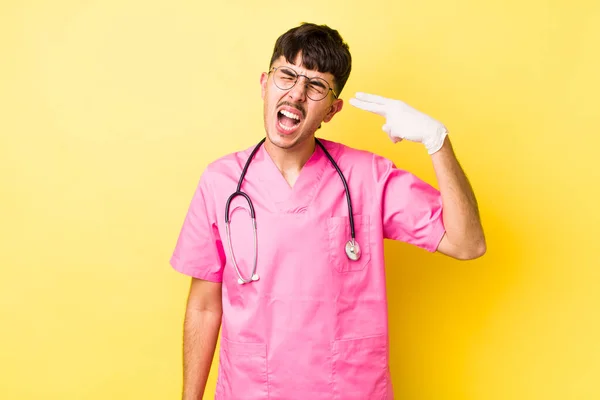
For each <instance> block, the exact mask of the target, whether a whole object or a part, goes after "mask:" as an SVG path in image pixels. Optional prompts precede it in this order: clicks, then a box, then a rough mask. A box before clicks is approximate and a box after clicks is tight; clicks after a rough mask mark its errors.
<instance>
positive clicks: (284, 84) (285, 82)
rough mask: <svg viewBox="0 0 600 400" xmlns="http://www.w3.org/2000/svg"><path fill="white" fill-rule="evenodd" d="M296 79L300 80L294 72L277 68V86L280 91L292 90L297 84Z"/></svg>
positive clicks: (275, 75)
mask: <svg viewBox="0 0 600 400" xmlns="http://www.w3.org/2000/svg"><path fill="white" fill-rule="evenodd" d="M296 79H298V75H296V72H294V70H292V69H289V68H277V69H276V70H275V74H274V80H275V85H277V87H278V88H279V89H282V90H287V89H291V88H292V86H294V84H295V83H296Z"/></svg>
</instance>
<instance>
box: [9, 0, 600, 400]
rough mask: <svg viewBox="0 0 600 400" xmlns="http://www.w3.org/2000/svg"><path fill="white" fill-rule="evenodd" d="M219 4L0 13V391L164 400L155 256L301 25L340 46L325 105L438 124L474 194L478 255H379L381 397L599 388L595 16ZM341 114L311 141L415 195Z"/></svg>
mask: <svg viewBox="0 0 600 400" xmlns="http://www.w3.org/2000/svg"><path fill="white" fill-rule="evenodd" d="M223 3H224V5H217V3H216V2H210V3H208V2H198V1H196V2H192V1H180V0H176V1H166V0H164V1H140V0H120V1H116V0H112V1H106V0H105V1H99V0H89V1H73V0H55V1H51V2H50V1H47V2H42V1H34V0H30V1H16V0H12V1H3V2H2V3H1V4H0V182H1V186H0V190H1V191H0V195H1V197H0V202H1V206H0V226H1V229H0V267H1V275H0V276H1V277H0V306H1V309H0V321H1V327H0V398H2V399H41V398H44V399H86V400H88V399H90V400H93V399H102V400H105V399H175V398H177V397H178V396H179V390H180V384H181V368H180V345H181V344H180V343H181V324H182V318H183V311H184V302H185V298H186V294H187V288H188V283H189V281H188V279H187V278H186V277H184V276H182V275H179V274H177V273H176V272H174V271H173V270H171V268H170V266H169V265H168V260H169V257H170V255H171V251H172V249H173V247H174V245H175V240H176V238H177V235H178V233H179V229H180V227H181V223H182V222H183V218H184V215H185V212H186V210H187V206H188V204H189V201H190V199H191V195H192V193H193V190H194V188H195V185H196V182H197V180H198V178H199V176H200V173H201V172H202V170H203V168H204V167H205V166H206V164H207V163H208V162H210V161H212V160H213V159H215V158H217V157H219V156H221V155H223V154H225V153H228V152H232V151H235V150H238V149H241V148H245V147H248V146H250V145H251V144H253V143H255V142H257V141H258V140H259V139H260V138H261V136H262V135H263V133H264V131H263V128H262V120H261V119H262V114H261V110H262V108H261V107H262V104H261V101H260V90H259V89H260V88H259V76H260V73H261V72H262V71H264V70H265V69H266V68H267V64H268V60H269V58H270V55H271V50H272V46H273V43H274V41H275V39H276V38H277V36H278V35H279V34H281V33H283V32H284V31H285V30H287V29H288V28H290V27H292V26H295V25H296V24H298V23H299V22H302V21H314V22H317V23H326V24H329V25H330V26H332V27H334V28H337V29H339V30H340V32H341V33H342V35H343V36H344V38H345V39H346V40H347V41H348V42H349V44H350V47H351V50H352V54H353V57H354V70H353V73H352V75H351V77H350V80H349V82H348V85H347V87H346V89H345V90H344V92H343V97H344V98H345V99H348V97H349V96H351V95H352V94H353V93H354V92H356V91H367V92H372V93H377V94H380V95H384V96H389V97H396V98H399V99H402V100H404V101H406V102H408V103H409V104H411V105H413V106H414V107H416V108H418V109H420V110H422V111H424V112H426V113H428V114H430V115H432V116H434V117H435V118H437V119H439V120H441V121H443V122H444V123H445V124H446V125H447V126H448V127H449V128H450V130H451V132H452V136H451V137H452V139H453V143H454V145H455V149H456V151H457V153H458V155H459V158H460V161H461V162H462V164H463V166H464V167H465V169H466V170H467V172H468V175H469V177H470V179H471V181H472V184H473V185H474V187H475V189H476V193H477V196H478V199H479V202H480V206H481V212H482V216H483V220H484V223H485V229H486V232H487V238H488V245H489V248H488V253H487V255H486V256H485V257H484V258H483V259H480V260H477V261H475V262H468V263H461V262H458V261H454V260H451V259H448V258H445V257H443V256H441V255H430V254H427V253H425V252H424V251H420V250H418V249H414V248H410V247H409V246H407V245H404V244H400V243H388V244H387V245H386V246H387V247H386V252H387V255H388V256H389V265H388V268H389V271H390V277H389V288H390V289H391V290H390V294H389V299H390V302H391V337H392V342H391V346H392V365H391V367H392V373H393V377H394V385H395V388H396V394H397V398H398V399H403V400H446V399H452V400H454V399H456V400H459V399H461V400H462V399H469V400H512V399H524V400H525V399H527V400H554V399H556V400H570V399H581V400H590V399H598V398H600V383H599V382H600V381H599V380H598V377H599V376H600V322H599V311H598V310H599V306H600V294H599V291H598V284H599V282H600V273H599V272H598V271H599V269H600V268H599V267H600V261H599V256H598V252H597V251H594V246H596V245H597V241H598V237H599V232H598V226H599V224H600V217H599V215H600V213H598V211H597V204H598V203H599V200H598V197H599V196H598V195H599V193H598V183H599V182H600V179H599V178H600V174H599V172H598V169H599V168H598V165H599V163H598V156H597V154H598V152H599V151H600V139H599V137H600V128H599V127H600V117H599V116H598V115H599V105H600V104H599V103H600V102H599V101H598V93H600V81H599V78H598V71H600V62H599V59H598V43H600V29H599V28H598V26H600V3H598V2H593V1H584V0H579V1H577V0H576V1H569V2H558V1H541V0H532V1H512V0H511V1H500V0H498V1H494V2H484V1H467V0H458V1H456V2H446V1H442V0H438V1H424V2H423V1H396V0H394V1H388V2H382V1H376V0H375V1H367V2H365V1H360V2H356V5H352V4H351V3H349V2H348V1H341V0H339V1H327V2H326V1H313V0H310V1H303V2H296V3H294V2H291V3H290V2H283V3H281V2H264V1H261V2H258V1H251V2H243V1H235V2H232V1H228V2H223ZM346 105H347V107H346V108H345V109H344V110H343V112H342V113H341V114H339V115H338V116H336V117H335V118H334V120H333V121H332V122H331V123H330V124H327V125H325V127H324V129H323V130H322V131H321V132H320V135H321V136H323V137H325V138H328V139H333V140H338V141H342V142H344V143H346V144H349V145H352V146H355V147H359V148H364V149H368V150H371V151H374V152H377V153H380V154H382V155H385V156H388V157H390V158H392V159H393V160H395V161H396V162H397V164H398V165H399V166H401V167H403V168H407V169H409V170H411V171H413V172H415V173H417V174H418V175H420V176H422V177H423V178H425V179H426V180H428V181H430V182H434V174H433V170H432V168H431V165H430V163H429V160H428V156H427V154H426V152H425V151H424V149H423V148H422V147H420V145H417V144H412V143H406V142H403V143H401V144H399V145H396V146H394V145H392V144H391V142H390V141H389V140H388V139H387V136H386V135H385V133H383V132H382V131H381V130H380V128H381V125H382V124H383V120H381V119H380V118H379V117H377V116H375V115H370V114H368V113H365V112H360V111H359V110H356V109H353V108H352V107H350V106H348V104H346ZM215 372H216V371H215V370H214V369H213V373H212V374H211V377H210V382H209V387H208V393H209V394H212V393H213V390H214V384H215V378H216V374H215ZM206 398H209V396H206Z"/></svg>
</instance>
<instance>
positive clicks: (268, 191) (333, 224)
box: [171, 140, 445, 400]
mask: <svg viewBox="0 0 600 400" xmlns="http://www.w3.org/2000/svg"><path fill="white" fill-rule="evenodd" d="M321 141H322V143H323V144H324V145H325V147H326V149H327V150H328V151H329V152H330V153H331V155H332V157H333V159H334V160H335V161H336V162H337V163H338V165H339V167H340V169H341V171H342V173H343V174H344V176H345V177H346V180H347V181H348V186H349V188H350V194H351V199H352V206H353V211H354V223H355V230H356V239H357V241H358V243H359V245H360V247H361V251H362V255H361V257H360V259H359V260H358V261H351V260H349V259H348V258H347V256H346V253H345V250H344V249H345V244H346V242H347V241H348V240H349V239H350V238H351V235H350V224H349V221H348V207H347V202H346V196H345V194H344V186H343V184H342V181H341V180H340V178H339V175H338V174H337V172H336V170H335V169H334V167H333V166H332V164H331V163H330V161H329V160H328V159H327V157H326V155H325V153H324V152H323V150H322V149H321V148H320V147H319V146H316V147H315V152H314V153H313V154H312V156H311V158H310V159H309V160H308V161H307V162H306V164H305V165H304V167H303V168H302V170H301V173H300V176H299V177H298V180H297V181H296V183H295V185H294V186H293V188H291V187H290V186H289V185H288V183H287V182H286V180H285V178H284V177H283V176H282V174H281V173H280V172H279V170H278V169H277V167H276V166H275V164H274V163H273V161H272V159H271V158H270V156H269V155H268V153H267V152H266V151H265V150H264V146H261V148H260V150H259V151H258V152H257V153H256V155H255V157H254V159H253V161H252V162H251V164H250V167H249V168H248V172H247V174H246V177H245V179H244V183H243V185H242V191H244V192H246V193H247V194H248V195H249V196H250V198H251V199H252V202H253V205H254V208H255V212H256V224H257V234H258V267H257V274H258V275H259V276H260V279H259V280H258V281H255V282H252V283H249V284H244V285H240V284H238V276H237V274H236V272H235V269H234V267H233V264H232V263H231V259H230V256H229V250H228V247H227V246H228V245H227V235H226V231H225V203H226V201H227V198H228V197H229V196H230V195H231V194H232V193H233V192H234V191H235V189H236V187H237V183H238V180H239V177H240V174H241V172H242V168H243V167H244V164H245V163H246V161H247V159H248V157H249V155H250V152H251V151H252V149H253V147H254V146H253V147H252V148H249V149H247V150H245V151H241V152H237V153H234V154H230V155H228V156H225V157H223V158H221V159H219V160H217V161H215V162H213V163H212V164H210V165H209V166H208V167H207V169H206V170H205V172H204V173H203V174H202V176H201V178H200V182H199V184H198V187H197V189H196V191H195V194H194V196H193V199H192V201H191V205H190V207H189V210H188V213H187V215H186V218H185V221H184V223H183V227H182V229H181V232H180V235H179V238H178V241H177V245H176V248H175V250H174V253H173V256H172V258H171V265H172V266H173V267H174V268H175V269H176V270H177V271H180V272H181V273H183V274H186V275H189V276H192V277H195V278H198V279H204V280H208V281H213V282H222V284H223V286H222V293H223V300H222V301H223V317H222V329H221V341H220V352H219V369H218V378H217V388H216V396H215V399H218V400H221V399H223V400H245V399H252V400H262V399H271V400H275V399H277V400H293V399H299V400H307V399H310V400H321V399H322V400H331V399H340V400H354V399H356V400H367V399H368V400H379V399H382V400H387V399H393V397H394V396H393V391H392V384H391V378H390V372H389V367H388V361H389V342H388V321H387V301H386V282H385V269H384V239H393V240H400V241H403V242H408V243H411V244H413V245H416V246H418V247H421V248H423V249H425V250H428V251H430V252H434V251H436V249H437V246H438V244H439V242H440V240H441V239H442V236H443V235H444V232H445V231H444V226H443V222H442V201H441V196H440V193H439V191H438V190H436V189H435V188H433V187H432V186H430V185H429V184H427V183H425V182H423V181H422V180H420V179H418V178H417V177H415V176H414V175H412V174H411V173H409V172H406V171H403V170H400V169H397V168H396V167H395V166H394V164H393V163H392V162H391V161H389V160H387V159H385V158H383V157H381V156H378V155H376V154H373V153H369V152H366V151H362V150H357V149H353V148H350V147H347V146H345V145H342V144H339V143H335V142H332V141H327V140H321ZM230 216H231V236H232V245H233V249H234V253H235V258H236V260H237V263H238V266H239V268H240V270H241V273H242V275H243V276H244V278H247V277H249V276H250V273H251V271H252V267H253V261H254V239H253V233H252V232H253V230H252V223H251V219H250V213H249V207H248V204H247V202H246V201H245V200H244V199H243V198H241V197H237V198H236V199H235V200H234V201H232V204H231V207H230Z"/></svg>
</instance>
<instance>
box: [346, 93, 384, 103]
mask: <svg viewBox="0 0 600 400" xmlns="http://www.w3.org/2000/svg"><path fill="white" fill-rule="evenodd" d="M354 97H356V98H357V99H359V100H363V101H367V102H369V103H375V104H386V103H387V102H389V100H390V99H388V98H386V97H383V96H378V95H376V94H370V93H363V92H357V93H356V95H354Z"/></svg>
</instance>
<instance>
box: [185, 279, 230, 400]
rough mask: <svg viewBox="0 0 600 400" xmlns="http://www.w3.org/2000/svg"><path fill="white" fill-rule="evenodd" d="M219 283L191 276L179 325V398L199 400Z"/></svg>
mask: <svg viewBox="0 0 600 400" xmlns="http://www.w3.org/2000/svg"><path fill="white" fill-rule="evenodd" d="M221 287H222V285H221V283H215V282H209V281H204V280H200V279H196V278H192V283H191V285H190V292H189V295H188V300H187V307H186V312H185V322H184V329H183V400H202V396H203V394H204V390H205V387H206V381H207V379H208V374H209V372H210V367H211V364H212V360H213V357H214V353H215V347H216V345H217V338H218V336H219V329H220V327H221V315H222V302H221V300H222V299H221Z"/></svg>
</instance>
